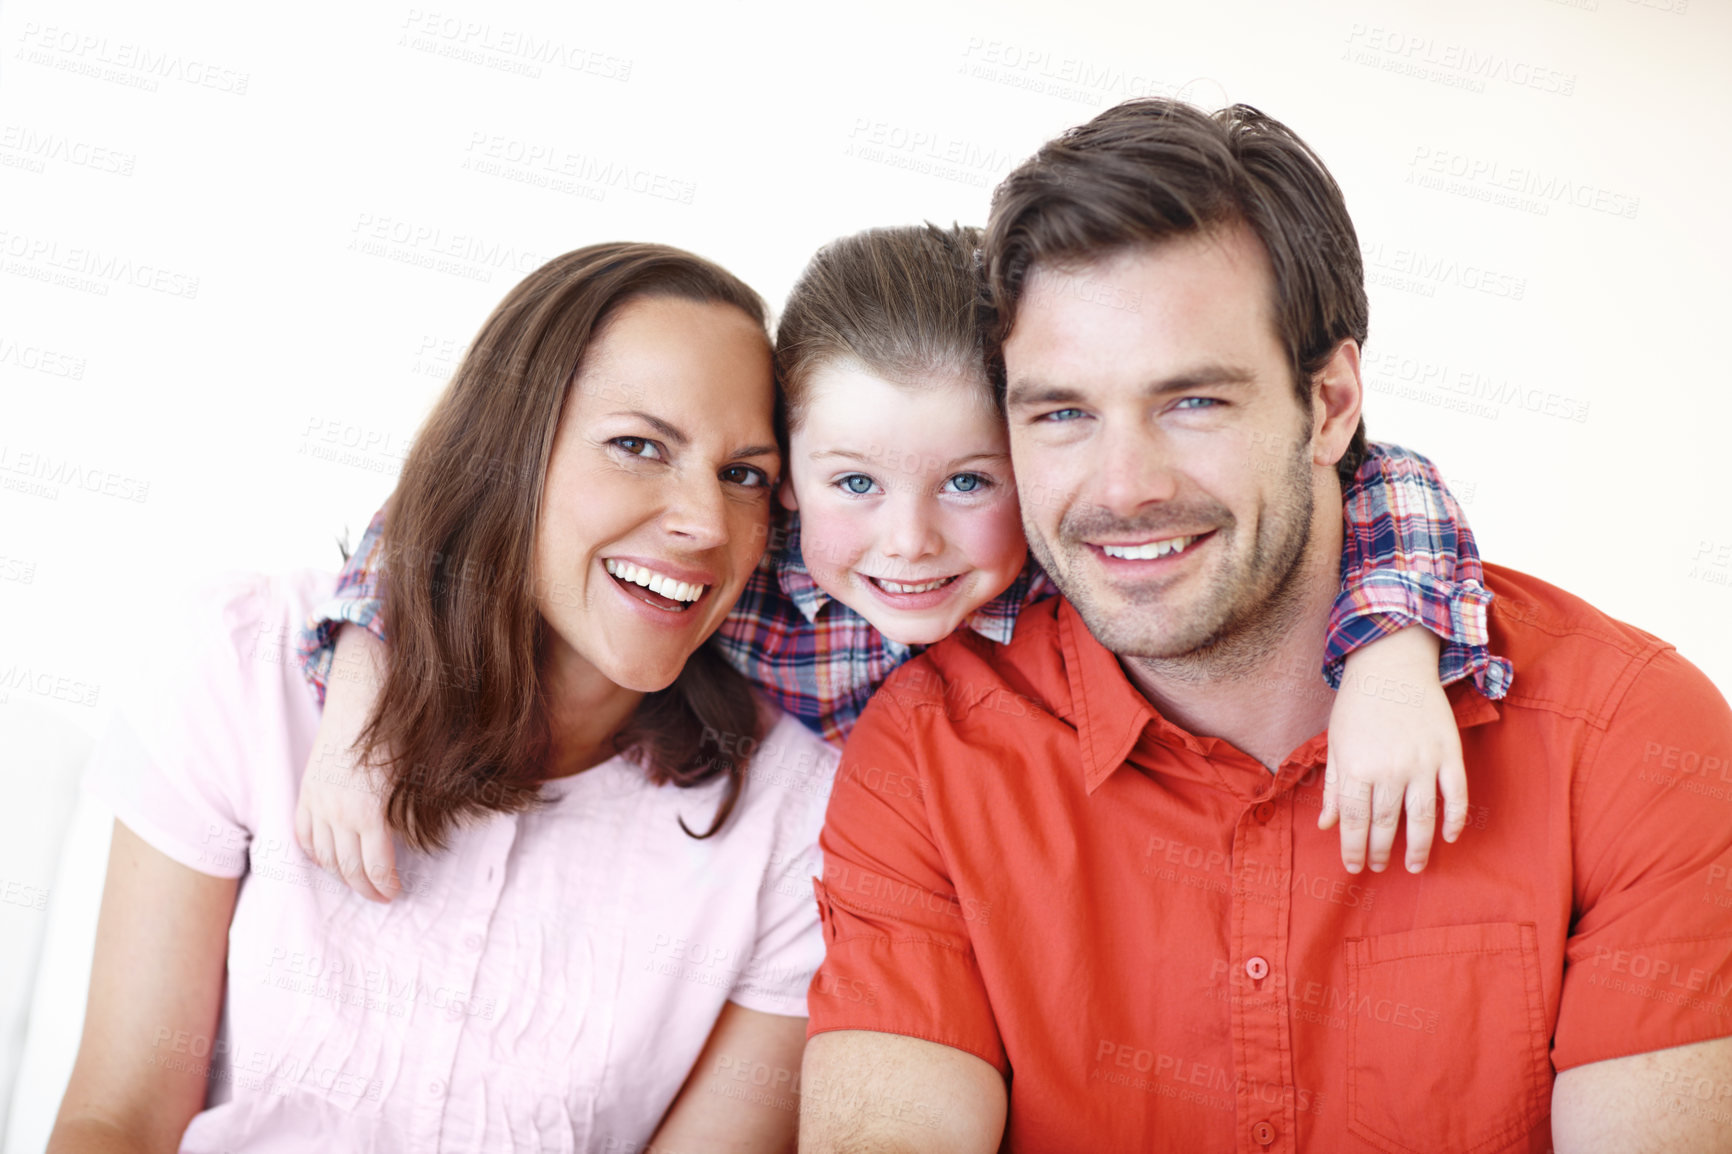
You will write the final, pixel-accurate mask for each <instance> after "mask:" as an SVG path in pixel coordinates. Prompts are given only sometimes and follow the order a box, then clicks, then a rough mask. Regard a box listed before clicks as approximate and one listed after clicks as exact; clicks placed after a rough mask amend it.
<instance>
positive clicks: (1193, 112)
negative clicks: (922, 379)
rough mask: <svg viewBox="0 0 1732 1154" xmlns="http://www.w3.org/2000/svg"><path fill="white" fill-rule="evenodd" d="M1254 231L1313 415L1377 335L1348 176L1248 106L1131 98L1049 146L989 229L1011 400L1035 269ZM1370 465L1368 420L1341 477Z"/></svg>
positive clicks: (999, 197)
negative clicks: (1330, 382)
mask: <svg viewBox="0 0 1732 1154" xmlns="http://www.w3.org/2000/svg"><path fill="white" fill-rule="evenodd" d="M1235 224H1243V225H1245V226H1246V227H1248V228H1250V230H1251V231H1252V232H1253V233H1255V234H1256V236H1257V238H1258V239H1259V240H1260V241H1262V243H1263V249H1264V251H1265V252H1266V253H1267V254H1268V256H1269V263H1270V265H1271V266H1272V267H1273V269H1274V273H1275V278H1274V279H1275V286H1274V287H1275V299H1274V301H1273V305H1274V314H1275V327H1276V331H1277V335H1278V336H1279V338H1280V340H1281V344H1282V346H1283V347H1284V348H1285V349H1286V350H1287V357H1288V360H1289V362H1290V363H1291V366H1292V370H1293V386H1294V389H1295V390H1296V391H1297V392H1298V394H1299V400H1300V405H1301V407H1302V408H1303V409H1304V410H1305V411H1306V412H1310V410H1311V382H1312V378H1313V376H1314V375H1315V374H1316V373H1317V371H1318V370H1320V369H1321V368H1322V367H1323V366H1324V365H1325V364H1326V363H1327V362H1328V360H1329V356H1330V354H1331V353H1333V352H1334V350H1335V347H1336V346H1337V345H1339V344H1340V343H1341V342H1342V341H1343V340H1354V341H1357V342H1359V344H1360V345H1361V346H1363V345H1364V343H1365V336H1366V332H1367V328H1368V325H1369V309H1368V308H1367V305H1366V300H1365V267H1364V263H1363V261H1362V259H1361V257H1360V252H1359V238H1358V236H1357V234H1355V233H1354V231H1353V221H1352V220H1351V219H1349V217H1348V215H1347V203H1346V201H1345V199H1344V198H1343V197H1342V195H1341V188H1340V186H1339V185H1337V184H1336V183H1335V178H1334V177H1332V176H1330V175H1329V170H1328V169H1327V168H1325V167H1324V166H1323V162H1322V161H1321V160H1319V159H1318V158H1317V155H1316V154H1315V153H1313V152H1312V151H1311V149H1310V148H1309V147H1308V146H1307V145H1306V144H1305V142H1304V141H1303V140H1300V139H1299V137H1298V136H1297V135H1295V134H1294V132H1293V131H1292V130H1291V129H1289V128H1288V127H1287V126H1286V125H1284V124H1282V123H1281V122H1280V121H1278V120H1275V119H1273V118H1272V117H1268V116H1265V115H1264V114H1263V113H1261V112H1259V111H1257V110H1256V109H1255V108H1252V107H1251V106H1250V105H1247V104H1235V105H1233V106H1232V107H1230V108H1223V109H1222V110H1221V111H1219V112H1216V113H1214V114H1212V115H1211V114H1209V113H1205V112H1203V111H1201V110H1200V109H1197V108H1194V107H1192V106H1191V105H1189V104H1185V103H1183V102H1182V101H1177V100H1168V99H1163V98H1148V99H1140V100H1127V101H1125V102H1124V103H1123V104H1119V105H1116V106H1115V107H1113V108H1109V109H1107V110H1106V111H1105V112H1103V113H1101V114H1100V115H1099V116H1097V117H1095V118H1094V119H1093V120H1091V121H1089V122H1088V123H1087V124H1084V125H1081V126H1079V127H1077V128H1073V129H1070V130H1069V131H1068V132H1066V133H1064V134H1063V135H1062V136H1060V137H1058V138H1057V139H1056V140H1052V141H1049V142H1048V143H1047V144H1045V145H1043V146H1042V147H1041V149H1040V151H1039V152H1037V153H1035V154H1034V156H1033V157H1031V158H1030V159H1029V160H1026V161H1024V162H1023V163H1022V164H1021V165H1020V166H1018V167H1017V168H1016V170H1015V171H1013V172H1012V173H1011V174H1010V175H1009V176H1007V177H1005V178H1004V181H1003V182H1002V183H1001V184H1000V185H999V186H998V188H997V190H996V191H994V192H993V194H992V215H991V218H990V219H989V220H988V222H987V226H986V245H985V252H984V260H985V265H986V269H985V272H986V285H985V291H986V298H987V300H986V305H987V313H988V321H987V333H986V356H987V370H988V372H989V374H990V375H991V379H992V382H993V384H994V386H995V387H996V388H997V389H998V390H999V392H1000V395H1002V393H1003V390H1004V387H1005V378H1004V341H1005V338H1006V337H1007V336H1008V335H1009V333H1010V329H1011V326H1012V325H1013V324H1014V323H1015V321H1016V309H1017V304H1018V302H1019V300H1020V298H1021V295H1022V291H1023V286H1024V283H1025V282H1026V280H1027V278H1028V275H1029V272H1030V271H1031V270H1032V269H1034V268H1036V267H1037V266H1041V265H1053V264H1059V265H1063V264H1066V263H1070V262H1078V261H1094V260H1099V259H1101V258H1104V257H1107V256H1110V255H1111V254H1112V253H1114V252H1115V251H1117V250H1121V249H1125V248H1130V247H1134V246H1137V245H1143V244H1151V243H1158V242H1160V241H1165V240H1170V239H1175V238H1179V237H1184V236H1188V235H1191V234H1195V233H1200V232H1206V231H1209V230H1212V229H1216V228H1220V227H1230V226H1232V225H1235ZM1364 457H1365V422H1364V421H1363V420H1361V421H1360V423H1359V428H1358V429H1357V430H1356V431H1355V432H1354V435H1353V441H1352V444H1350V445H1349V446H1348V449H1347V452H1346V454H1345V455H1344V456H1343V457H1342V459H1341V461H1340V463H1339V464H1338V466H1337V473H1338V475H1339V476H1340V477H1341V480H1342V483H1343V485H1345V484H1346V483H1347V482H1348V481H1349V480H1350V479H1351V478H1352V477H1353V474H1354V473H1355V472H1357V471H1358V469H1359V465H1360V462H1361V461H1362V460H1364Z"/></svg>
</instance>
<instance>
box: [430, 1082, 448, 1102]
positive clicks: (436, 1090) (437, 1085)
mask: <svg viewBox="0 0 1732 1154" xmlns="http://www.w3.org/2000/svg"><path fill="white" fill-rule="evenodd" d="M427 1093H428V1094H430V1095H432V1096H433V1097H435V1098H437V1097H439V1096H440V1095H442V1094H444V1093H445V1083H443V1082H440V1081H437V1080H435V1081H432V1082H429V1083H427Z"/></svg>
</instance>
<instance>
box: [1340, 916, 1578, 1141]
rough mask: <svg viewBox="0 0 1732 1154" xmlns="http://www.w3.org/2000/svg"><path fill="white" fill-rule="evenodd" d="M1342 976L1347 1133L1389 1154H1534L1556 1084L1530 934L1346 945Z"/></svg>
mask: <svg viewBox="0 0 1732 1154" xmlns="http://www.w3.org/2000/svg"><path fill="white" fill-rule="evenodd" d="M1347 972H1348V983H1349V990H1350V996H1351V998H1352V1003H1353V1006H1354V1008H1355V1012H1354V1013H1353V1015H1352V1017H1351V1019H1350V1022H1351V1024H1350V1025H1349V1027H1348V1042H1347V1066H1348V1068H1347V1112H1348V1129H1349V1131H1350V1132H1352V1133H1353V1134H1355V1135H1357V1136H1358V1137H1360V1138H1362V1139H1365V1140H1366V1141H1368V1142H1370V1143H1371V1144H1373V1145H1374V1146H1376V1147H1377V1148H1378V1149H1380V1150H1384V1151H1388V1152H1390V1154H1433V1152H1435V1151H1439V1150H1448V1151H1452V1152H1453V1154H1490V1152H1492V1151H1500V1150H1504V1149H1506V1148H1508V1147H1510V1146H1512V1145H1516V1144H1518V1143H1519V1148H1520V1149H1526V1148H1527V1143H1526V1141H1525V1139H1526V1137H1527V1136H1528V1134H1529V1133H1531V1132H1532V1130H1533V1128H1534V1127H1535V1126H1536V1125H1538V1124H1539V1123H1540V1122H1541V1121H1543V1120H1544V1119H1545V1117H1546V1116H1547V1112H1548V1103H1549V1100H1550V1096H1551V1083H1552V1070H1551V1057H1550V1044H1549V1043H1550V1037H1549V1032H1548V1030H1547V1027H1546V1013H1545V1001H1544V997H1543V993H1542V990H1541V987H1540V967H1539V945H1538V937H1537V934H1536V931H1535V929H1534V927H1533V926H1532V925H1531V924H1527V923H1523V924H1516V923H1510V922H1495V923H1485V924H1481V925H1466V926H1438V927H1433V928H1429V929H1421V930H1410V931H1408V932H1406V933H1400V934H1385V935H1382V936H1380V937H1374V938H1353V939H1349V941H1348V942H1347ZM1416 1005H1418V1006H1426V1007H1431V1009H1429V1010H1427V1011H1425V1012H1423V1013H1418V1014H1415V1013H1414V1012H1413V1011H1412V1010H1411V1007H1413V1006H1416Z"/></svg>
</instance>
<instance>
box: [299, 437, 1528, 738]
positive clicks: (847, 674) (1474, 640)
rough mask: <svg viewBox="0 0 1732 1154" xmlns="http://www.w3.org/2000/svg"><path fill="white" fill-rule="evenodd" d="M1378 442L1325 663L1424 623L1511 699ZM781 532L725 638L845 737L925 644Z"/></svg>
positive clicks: (1451, 501)
mask: <svg viewBox="0 0 1732 1154" xmlns="http://www.w3.org/2000/svg"><path fill="white" fill-rule="evenodd" d="M1370 448H1371V451H1370V452H1369V453H1368V454H1367V456H1366V459H1365V464H1364V465H1362V466H1361V467H1360V469H1359V473H1358V474H1357V475H1356V476H1355V477H1354V478H1353V484H1352V485H1350V486H1349V487H1348V489H1347V491H1346V493H1345V494H1344V502H1343V515H1344V517H1345V522H1346V525H1345V533H1344V537H1343V542H1342V550H1341V582H1342V588H1341V593H1340V595H1339V596H1337V597H1336V599H1335V606H1334V609H1333V612H1332V613H1331V615H1330V619H1329V640H1328V650H1327V654H1326V657H1325V664H1324V667H1323V673H1324V676H1325V677H1326V678H1327V679H1328V681H1329V684H1330V685H1331V686H1339V685H1340V682H1341V663H1342V662H1343V661H1344V660H1345V659H1346V657H1347V655H1348V654H1349V653H1351V652H1352V651H1353V650H1355V649H1358V648H1359V647H1361V646H1363V645H1368V644H1370V643H1371V642H1373V641H1376V640H1377V639H1379V638H1381V637H1386V636H1388V635H1389V634H1391V633H1394V632H1396V631H1397V630H1400V629H1403V628H1405V627H1407V626H1409V625H1423V626H1425V627H1426V628H1427V629H1430V630H1431V631H1432V632H1433V633H1436V634H1437V635H1438V636H1439V637H1440V638H1442V639H1443V643H1444V644H1443V651H1442V654H1441V656H1440V658H1439V661H1438V675H1439V677H1440V678H1441V679H1442V681H1443V683H1444V684H1445V685H1448V684H1450V683H1451V682H1454V681H1459V680H1461V679H1462V678H1464V677H1471V678H1472V679H1473V683H1474V685H1475V686H1476V687H1477V688H1478V689H1479V690H1480V692H1481V693H1483V694H1485V695H1486V696H1487V697H1488V698H1491V699H1493V700H1497V699H1499V698H1502V697H1503V695H1504V694H1505V693H1507V692H1508V691H1509V686H1510V681H1511V678H1512V677H1513V671H1512V670H1511V668H1510V664H1509V662H1508V661H1505V660H1504V659H1502V658H1499V657H1493V656H1492V655H1491V654H1490V653H1489V652H1488V651H1487V649H1486V642H1487V632H1486V612H1487V610H1488V609H1489V608H1490V607H1491V600H1492V595H1491V593H1490V592H1489V591H1488V590H1487V589H1486V587H1485V584H1484V576H1485V574H1484V571H1483V570H1482V569H1481V568H1480V563H1479V550H1478V549H1477V548H1476V547H1475V546H1474V541H1473V533H1472V532H1471V531H1470V530H1469V529H1468V527H1467V520H1466V518H1465V517H1464V516H1463V514H1462V511H1461V507H1460V506H1459V505H1457V504H1456V501H1455V497H1454V496H1453V495H1452V494H1451V493H1450V491H1449V487H1448V486H1447V485H1445V484H1444V481H1443V477H1442V476H1441V475H1440V474H1439V473H1438V471H1437V468H1436V466H1434V465H1433V464H1432V463H1431V462H1430V461H1428V460H1426V459H1425V458H1424V457H1422V456H1420V455H1419V454H1418V453H1410V452H1408V451H1407V450H1405V449H1402V448H1400V447H1398V446H1395V445H1384V444H1373V445H1371V447H1370ZM384 518H385V510H383V509H380V510H379V512H378V513H376V514H375V515H374V517H373V521H372V524H370V525H368V526H367V533H366V535H365V536H364V537H362V538H361V543H360V544H359V545H358V546H356V549H355V553H354V555H353V556H351V557H350V558H349V560H348V563H347V564H346V565H344V566H343V572H342V576H341V577H340V578H339V579H338V581H337V591H336V595H335V596H334V597H333V598H332V599H331V600H329V601H327V602H325V603H324V604H323V605H321V606H319V607H318V609H317V610H316V611H315V612H314V614H313V616H312V617H311V618H310V619H309V620H308V622H307V627H306V630H305V631H304V632H303V633H302V634H301V637H300V644H299V655H300V660H301V666H302V669H303V671H304V672H305V673H306V676H307V679H308V680H309V681H311V682H312V683H313V686H314V687H315V689H316V691H317V693H318V696H319V700H320V701H321V702H322V701H323V700H324V694H325V683H326V680H327V679H328V678H329V676H330V671H331V658H332V652H333V649H334V647H335V643H336V631H337V628H338V627H339V626H340V625H341V624H342V623H344V622H353V623H354V624H357V625H361V626H364V627H365V628H366V629H368V630H369V631H371V632H372V633H373V634H374V635H375V636H377V637H378V638H379V639H380V640H385V633H384V628H383V625H382V624H381V621H380V617H379V610H380V607H381V602H380V600H379V598H378V597H377V596H376V592H377V586H378V571H377V568H376V563H377V560H378V558H377V552H378V547H379V536H380V532H381V530H382V529H383V527H384ZM770 544H771V547H770V548H769V549H767V550H765V553H764V558H763V560H762V561H761V562H760V563H759V565H758V568H757V569H756V570H755V571H754V572H753V573H752V576H751V578H750V579H749V580H748V581H747V582H746V587H745V590H744V592H742V593H741V594H740V599H739V601H738V602H737V603H736V604H735V605H734V608H733V610H732V612H730V613H729V614H728V616H727V619H726V620H725V621H723V623H722V627H721V629H720V630H718V631H717V633H716V636H715V638H714V639H713V641H712V644H714V645H717V646H719V647H720V649H721V652H722V653H723V654H724V655H725V656H726V657H727V659H728V662H729V663H730V664H731V665H733V666H734V668H736V669H738V670H739V671H740V672H741V673H744V674H745V675H746V676H747V677H748V678H750V679H751V680H752V681H753V682H755V683H756V684H757V685H758V686H760V687H761V688H762V689H763V690H764V692H765V693H767V694H768V695H769V696H770V697H771V698H772V699H773V700H774V701H775V702H776V703H777V704H778V705H780V706H781V707H782V708H783V709H784V710H786V711H787V712H789V713H791V714H793V715H794V716H795V717H797V718H799V719H800V720H801V721H802V722H804V723H805V724H806V725H807V726H808V727H809V728H811V729H813V730H815V731H816V732H817V733H818V734H820V735H821V736H823V737H824V738H825V739H827V740H829V741H833V742H840V741H841V740H842V739H843V738H845V737H846V736H847V735H848V731H849V730H850V729H852V728H853V727H854V722H855V720H856V719H857V718H859V716H860V711H861V710H863V709H865V708H866V702H867V699H869V698H870V697H871V696H872V691H873V690H874V689H876V688H877V687H878V686H879V684H881V683H882V682H883V681H884V679H885V678H886V677H888V676H890V673H891V671H892V670H894V669H895V668H896V667H897V666H898V665H901V664H902V663H903V662H904V661H907V660H908V659H909V658H910V657H912V656H914V655H915V654H916V653H919V652H920V651H921V650H922V649H923V648H924V646H920V645H903V644H900V643H899V642H895V641H892V640H890V639H889V638H888V637H885V636H884V635H883V634H882V633H879V632H878V630H876V629H875V628H873V627H872V626H871V625H870V624H869V623H868V622H867V621H866V619H865V618H864V617H862V616H860V615H859V614H858V613H856V612H854V610H852V609H850V608H849V607H848V606H846V605H844V604H842V603H841V602H840V601H836V600H834V599H833V598H831V597H830V596H829V595H828V594H826V593H825V592H824V591H823V590H822V589H819V588H818V586H817V585H816V584H814V583H813V581H812V575H811V573H810V572H808V571H807V569H806V563H805V561H804V560H802V558H801V554H800V525H799V517H798V515H797V514H796V515H793V516H790V517H789V518H788V521H787V523H786V524H785V525H782V526H780V527H779V528H778V531H777V533H776V534H775V535H774V536H773V538H772V540H771V543H770ZM1056 592H1057V590H1056V589H1055V588H1054V586H1053V584H1052V582H1051V581H1050V580H1049V579H1048V578H1047V576H1046V574H1045V573H1044V572H1042V571H1041V569H1040V567H1039V566H1038V565H1036V564H1035V563H1034V561H1033V560H1032V559H1030V561H1029V563H1028V565H1027V566H1026V567H1025V568H1024V569H1023V571H1022V573H1021V574H1019V575H1018V576H1017V578H1016V580H1015V581H1013V582H1012V583H1011V585H1010V587H1009V588H1008V589H1006V590H1005V591H1004V592H1003V593H1001V594H999V595H998V596H997V597H995V598H993V599H992V600H991V601H988V602H987V603H986V604H984V605H982V606H981V607H980V608H979V609H976V610H975V611H974V613H973V615H972V616H970V617H969V618H968V621H967V627H968V628H970V629H973V630H974V631H975V632H976V633H979V634H980V635H981V636H982V637H985V638H987V639H989V640H992V641H997V642H1001V643H1002V642H1006V641H1009V640H1010V637H1011V634H1012V633H1013V632H1014V631H1015V629H1016V619H1017V616H1018V615H1019V614H1020V613H1021V612H1022V610H1023V608H1024V607H1025V606H1027V605H1029V604H1031V603H1032V602H1034V601H1037V600H1039V599H1041V598H1042V597H1048V596H1051V595H1052V594H1053V593H1056Z"/></svg>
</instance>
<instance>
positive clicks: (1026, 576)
mask: <svg viewBox="0 0 1732 1154" xmlns="http://www.w3.org/2000/svg"><path fill="white" fill-rule="evenodd" d="M1033 580H1034V577H1033V576H1031V574H1030V572H1029V570H1028V569H1024V570H1023V572H1022V573H1021V575H1019V576H1018V577H1017V579H1016V580H1015V581H1013V582H1011V585H1010V588H1009V589H1006V590H1005V591H1004V592H1003V593H1000V594H999V595H998V596H997V597H994V598H993V599H992V600H991V601H988V602H987V603H986V604H984V605H982V606H981V607H980V608H978V609H976V610H975V611H974V612H973V613H971V614H969V616H968V619H967V620H966V621H965V622H963V624H965V625H967V626H968V628H970V629H972V630H974V631H975V632H976V633H978V634H980V635H981V636H982V637H984V638H986V639H987V640H988V641H996V642H998V643H999V644H1000V645H1007V644H1009V642H1010V639H1011V637H1012V636H1013V635H1014V634H1015V632H1016V618H1017V614H1018V612H1019V611H1020V610H1021V609H1022V602H1023V600H1024V599H1025V598H1026V596H1027V594H1028V590H1029V587H1030V584H1031V582H1032V581H1033ZM776 583H777V585H779V586H780V587H781V590H782V592H783V593H784V594H786V595H787V598H788V600H789V601H792V602H793V603H794V608H796V609H798V610H799V611H800V616H802V617H804V618H805V619H806V621H807V622H808V623H816V622H817V620H818V614H819V613H821V612H823V610H824V606H826V605H828V604H830V602H831V601H833V600H834V598H832V597H831V596H830V595H829V594H828V593H826V592H824V591H823V590H822V589H820V588H818V583H817V582H816V581H814V580H812V571H811V570H809V569H807V568H806V559H805V556H804V555H803V554H802V553H801V552H800V515H799V514H798V513H794V514H791V515H790V516H789V518H788V528H787V535H786V537H785V538H784V539H783V544H782V548H781V549H780V550H779V551H778V552H777V554H776ZM842 609H843V610H844V611H846V612H849V613H852V612H853V610H852V609H849V608H848V607H847V606H843V607H842ZM884 644H885V646H886V647H887V648H888V649H889V650H890V651H891V652H892V653H899V654H900V655H901V656H902V657H904V658H906V657H908V656H910V655H912V654H913V653H914V652H915V650H914V649H913V648H912V647H910V646H906V645H903V644H901V643H900V642H897V641H891V640H890V639H889V638H888V637H887V638H885V639H884Z"/></svg>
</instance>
